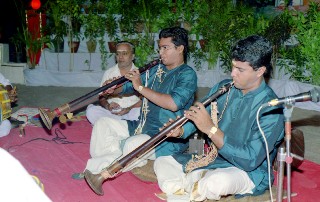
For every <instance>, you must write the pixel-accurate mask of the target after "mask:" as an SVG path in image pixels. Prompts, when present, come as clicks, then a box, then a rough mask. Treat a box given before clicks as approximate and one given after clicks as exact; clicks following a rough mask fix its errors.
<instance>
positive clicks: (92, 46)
mask: <svg viewBox="0 0 320 202" xmlns="http://www.w3.org/2000/svg"><path fill="white" fill-rule="evenodd" d="M80 18H81V20H82V22H83V24H82V27H83V30H84V32H83V34H84V36H85V38H86V39H87V40H88V41H87V48H88V52H89V53H94V52H95V50H96V46H97V38H98V37H104V34H105V30H106V29H105V25H106V22H107V19H106V17H105V16H104V15H99V14H97V13H94V12H89V13H88V14H86V15H81V17H80Z"/></svg>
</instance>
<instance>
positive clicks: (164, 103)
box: [86, 27, 197, 178]
mask: <svg viewBox="0 0 320 202" xmlns="http://www.w3.org/2000/svg"><path fill="white" fill-rule="evenodd" d="M159 39H160V41H159V54H160V58H161V63H159V65H156V66H155V67H153V68H151V69H150V70H149V71H147V73H144V74H141V75H140V72H139V71H138V70H132V71H129V72H128V73H127V74H126V75H125V78H127V79H128V80H130V81H131V82H127V83H125V84H124V85H123V86H121V87H119V88H117V89H115V91H114V92H112V89H109V90H107V91H108V92H107V93H118V92H119V93H121V94H127V93H132V92H134V91H136V92H138V93H140V94H141V96H143V104H142V107H141V113H140V119H139V121H126V120H114V119H111V118H107V117H103V118H101V119H99V120H98V121H97V122H96V123H95V125H94V127H93V131H92V136H91V142H90V155H91V158H90V159H89V160H88V162H87V166H86V170H88V171H90V172H92V173H93V174H97V173H100V172H102V170H103V169H104V168H106V167H107V166H109V165H110V164H111V163H113V162H114V161H115V160H117V159H119V158H120V157H123V156H125V155H127V154H128V153H130V152H131V151H132V150H134V149H135V148H137V147H138V146H140V145H141V144H142V143H144V142H145V141H147V140H148V139H150V137H152V136H154V135H156V134H157V133H159V128H161V127H162V126H163V124H164V123H166V122H167V121H168V120H169V118H175V117H177V116H182V115H183V113H184V111H185V110H187V109H189V108H190V106H191V105H192V103H193V102H194V96H195V92H196V90H197V75H196V73H195V71H194V70H193V68H191V67H190V66H188V65H187V64H186V60H187V54H188V33H187V31H186V30H185V29H183V28H180V27H174V28H166V29H163V30H162V31H161V32H160V34H159ZM174 139H175V138H174ZM186 148H187V141H184V140H182V139H181V140H180V141H174V142H173V141H165V142H163V143H161V144H159V145H158V146H157V147H156V148H155V149H153V150H152V151H150V153H149V154H148V155H145V156H144V157H145V158H146V159H155V158H156V156H161V155H172V154H174V153H180V152H182V151H184V150H186ZM146 159H141V160H140V161H137V162H136V164H134V165H131V166H130V167H127V168H125V169H124V171H127V170H130V169H132V168H133V167H136V166H143V165H145V164H146V163H147V160H146ZM102 174H103V176H104V177H105V178H108V177H109V175H108V173H107V172H103V173H102Z"/></svg>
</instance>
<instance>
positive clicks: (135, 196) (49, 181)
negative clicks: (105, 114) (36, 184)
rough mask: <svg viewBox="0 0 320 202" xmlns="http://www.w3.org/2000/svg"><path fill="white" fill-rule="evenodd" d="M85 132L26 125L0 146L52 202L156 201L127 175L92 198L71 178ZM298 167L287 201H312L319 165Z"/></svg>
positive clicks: (146, 186) (81, 156) (82, 160)
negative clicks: (101, 194) (41, 187)
mask: <svg viewBox="0 0 320 202" xmlns="http://www.w3.org/2000/svg"><path fill="white" fill-rule="evenodd" d="M91 130H92V127H91V126H90V124H89V123H88V122H87V121H86V120H82V121H77V122H71V123H69V124H66V125H62V124H56V125H54V127H53V129H52V130H51V131H48V130H45V129H44V128H39V127H34V126H27V127H26V128H25V137H20V136H19V130H18V129H13V130H12V131H11V133H10V135H8V136H6V137H3V138H0V146H1V147H2V148H4V149H6V150H9V152H10V153H11V154H12V155H13V156H14V157H16V158H17V159H18V160H20V162H21V163H22V165H24V167H25V168H26V169H27V170H28V171H29V173H30V174H32V175H36V176H37V177H39V179H40V180H41V182H42V183H43V184H44V188H45V193H46V194H47V195H48V196H49V198H51V199H52V201H54V202H62V201H65V202H75V201H80V202H87V201H90V202H91V201H92V202H95V201H97V202H98V201H160V200H159V199H158V198H157V197H156V196H155V195H154V194H155V193H159V192H161V191H160V189H159V188H158V185H157V184H156V183H150V182H144V181H141V180H140V179H138V178H137V177H136V176H134V175H133V174H132V173H130V172H128V173H124V174H122V175H120V176H118V177H117V178H115V179H114V180H111V181H107V182H105V183H104V184H103V189H104V192H105V195H104V196H98V195H96V194H94V193H93V191H92V190H91V189H90V188H89V187H88V185H87V184H86V182H85V181H84V180H74V179H72V178H71V175H72V173H75V172H81V171H82V170H83V169H84V167H85V165H86V161H87V159H88V158H89V141H90V135H91ZM299 169H300V170H299V171H294V172H292V179H291V180H292V189H291V190H292V192H294V193H297V196H295V197H292V199H291V201H297V202H300V201H304V202H306V201H307V202H308V201H315V199H316V198H317V195H318V193H320V188H319V185H320V177H319V173H320V165H318V164H315V163H313V162H310V161H307V160H305V161H304V162H303V163H302V165H301V166H300V167H299ZM284 184H286V180H284ZM284 201H286V200H284Z"/></svg>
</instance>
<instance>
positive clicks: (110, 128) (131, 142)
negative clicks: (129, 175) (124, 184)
mask: <svg viewBox="0 0 320 202" xmlns="http://www.w3.org/2000/svg"><path fill="white" fill-rule="evenodd" d="M148 139H150V136H148V135H145V134H141V135H135V136H129V132H128V124H127V122H126V121H124V120H115V119H112V118H108V117H103V118H100V119H99V120H98V121H97V122H96V123H95V124H94V126H93V129H92V135H91V141H90V155H91V158H90V159H89V160H88V162H87V166H86V169H88V170H90V171H91V172H92V173H93V174H97V173H100V172H101V170H102V169H104V168H106V167H108V166H109V165H111V164H112V163H113V162H114V161H115V160H117V159H120V158H121V157H124V156H126V155H127V154H129V153H130V152H131V151H133V150H134V149H136V148H137V147H139V146H140V145H141V144H143V143H144V142H146V141H147V140H148ZM147 159H150V160H154V159H155V150H154V149H152V150H151V151H149V152H148V154H146V155H144V156H143V157H142V158H141V159H139V160H137V161H135V163H133V164H132V165H130V166H129V167H127V168H125V169H124V170H123V171H128V170H131V169H133V168H135V167H141V166H144V165H146V164H147Z"/></svg>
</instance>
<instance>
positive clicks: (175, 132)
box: [159, 116, 182, 137]
mask: <svg viewBox="0 0 320 202" xmlns="http://www.w3.org/2000/svg"><path fill="white" fill-rule="evenodd" d="M178 118H180V117H179V116H178V117H177V119H178ZM174 121H175V120H173V119H171V118H170V119H169V121H168V122H167V123H165V124H163V127H161V128H159V131H162V130H163V129H165V128H166V127H168V126H170V125H171V124H172V123H173V122H174ZM181 130H182V129H181V127H177V128H175V129H173V130H171V131H170V132H169V133H168V134H167V137H180V136H181Z"/></svg>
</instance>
